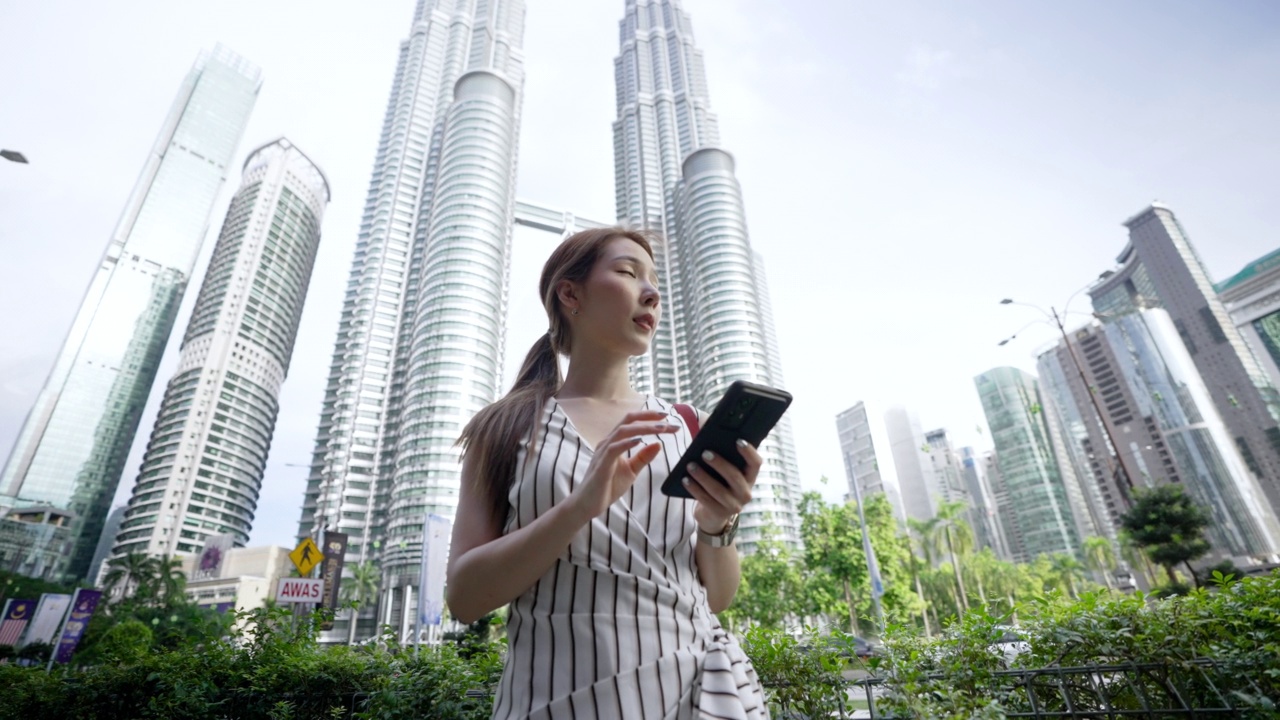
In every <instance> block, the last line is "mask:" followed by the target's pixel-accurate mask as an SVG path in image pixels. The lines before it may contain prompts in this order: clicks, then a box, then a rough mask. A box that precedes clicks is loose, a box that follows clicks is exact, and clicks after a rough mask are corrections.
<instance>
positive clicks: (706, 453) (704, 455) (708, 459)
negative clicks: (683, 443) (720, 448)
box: [702, 450, 716, 462]
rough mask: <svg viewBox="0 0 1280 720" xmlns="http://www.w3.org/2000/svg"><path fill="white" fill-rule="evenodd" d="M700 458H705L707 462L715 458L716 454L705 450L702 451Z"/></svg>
mask: <svg viewBox="0 0 1280 720" xmlns="http://www.w3.org/2000/svg"><path fill="white" fill-rule="evenodd" d="M702 459H703V460H706V461H707V462H711V461H712V460H715V459H716V456H715V455H713V454H712V453H711V451H710V450H707V451H706V452H704V453H702Z"/></svg>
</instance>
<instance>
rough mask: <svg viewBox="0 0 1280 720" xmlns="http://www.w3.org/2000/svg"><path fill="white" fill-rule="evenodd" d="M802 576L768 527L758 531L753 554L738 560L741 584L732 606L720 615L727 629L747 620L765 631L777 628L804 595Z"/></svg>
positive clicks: (771, 529)
mask: <svg viewBox="0 0 1280 720" xmlns="http://www.w3.org/2000/svg"><path fill="white" fill-rule="evenodd" d="M806 592H807V591H806V587H805V576H804V573H803V572H801V568H800V564H799V562H798V561H797V558H796V557H795V556H794V555H793V553H792V552H791V550H790V549H789V548H788V547H787V546H786V545H784V544H783V543H781V542H779V541H778V540H776V539H775V538H774V530H773V528H772V526H765V527H764V528H763V529H762V530H761V537H760V539H759V540H758V541H757V542H756V545H755V552H753V553H752V554H750V555H748V556H746V557H744V558H742V582H741V584H740V585H739V586H738V593H737V595H735V596H734V599H733V604H732V605H731V606H730V607H729V608H728V609H727V610H725V611H724V612H722V613H720V620H721V622H723V623H724V624H725V625H726V626H727V627H729V628H738V627H741V626H742V625H743V623H744V622H745V621H747V620H748V619H749V620H751V621H752V622H753V623H755V624H757V625H763V626H764V627H766V628H772V629H781V628H782V627H783V623H784V621H785V620H786V619H787V616H788V615H790V614H792V613H793V612H795V610H796V598H803V597H805V595H806Z"/></svg>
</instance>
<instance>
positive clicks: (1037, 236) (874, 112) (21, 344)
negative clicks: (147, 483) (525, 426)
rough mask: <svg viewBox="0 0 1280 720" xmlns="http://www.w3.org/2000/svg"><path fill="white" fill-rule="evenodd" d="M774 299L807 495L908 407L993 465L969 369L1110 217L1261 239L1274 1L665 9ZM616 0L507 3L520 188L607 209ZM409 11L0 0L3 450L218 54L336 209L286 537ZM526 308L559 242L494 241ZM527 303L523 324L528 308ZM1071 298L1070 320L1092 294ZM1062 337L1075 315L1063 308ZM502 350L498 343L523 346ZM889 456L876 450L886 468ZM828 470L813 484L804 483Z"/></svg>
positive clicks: (295, 394) (1041, 332) (277, 499)
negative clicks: (196, 68)
mask: <svg viewBox="0 0 1280 720" xmlns="http://www.w3.org/2000/svg"><path fill="white" fill-rule="evenodd" d="M684 4H685V8H686V9H687V10H688V11H689V12H690V13H691V14H692V17H693V24H694V32H695V36H696V38H697V41H698V44H699V45H700V46H701V47H702V49H703V51H704V53H705V56H706V65H707V74H708V83H709V87H710V93H711V102H712V105H713V107H714V109H715V111H716V112H717V114H718V115H719V117H720V129H721V137H722V141H723V144H724V147H725V148H726V149H727V150H729V151H730V152H732V153H733V154H734V155H735V156H736V157H737V160H738V177H739V180H740V181H741V183H742V186H743V193H744V195H745V198H746V204H747V205H746V207H747V219H748V223H749V226H750V231H751V240H752V244H753V245H754V247H755V248H756V249H758V250H759V251H760V252H762V253H763V254H764V256H765V260H766V263H767V268H768V275H769V282H770V286H771V289H772V294H773V304H774V314H775V319H776V321H777V327H778V334H779V343H780V346H781V353H782V362H783V366H784V372H785V376H786V380H787V387H788V389H790V390H791V391H792V392H793V393H794V394H795V396H796V401H795V404H794V406H793V410H792V413H793V422H794V427H795V432H796V444H797V449H798V453H799V460H800V470H801V473H802V475H803V484H804V486H805V487H806V488H818V489H822V490H823V491H824V492H825V494H826V495H827V496H828V497H829V498H832V499H835V498H837V497H839V495H840V494H841V493H842V492H843V491H844V488H845V482H844V478H843V476H842V474H843V470H842V466H841V461H840V454H839V446H838V443H837V441H836V434H835V424H834V418H835V415H836V413H837V412H839V411H840V410H842V409H844V408H846V407H848V406H850V405H852V404H853V403H855V402H856V401H858V400H868V401H871V402H872V403H874V404H875V405H876V406H879V407H884V406H886V405H889V404H894V403H901V404H905V405H907V406H908V407H910V408H912V409H914V410H916V411H917V412H918V413H919V414H920V416H921V418H922V420H923V423H924V425H925V426H926V429H928V428H932V427H946V428H948V429H949V430H950V431H951V432H952V434H953V436H954V437H955V440H956V442H957V444H974V445H976V446H979V447H987V446H989V442H988V441H987V440H986V436H985V434H983V433H982V432H980V430H979V426H983V425H985V423H984V422H983V418H982V410H981V406H980V405H979V404H978V400H977V396H976V394H975V391H974V388H973V380H972V378H973V376H974V375H975V374H977V373H979V372H982V371H984V370H986V369H988V368H991V367H994V366H997V365H1015V366H1019V367H1023V368H1025V369H1028V370H1034V355H1035V351H1036V350H1037V349H1038V348H1040V347H1041V346H1043V345H1045V344H1046V343H1048V342H1049V341H1050V340H1051V339H1052V336H1053V333H1052V331H1051V330H1050V329H1049V328H1048V327H1045V326H1033V327H1032V328H1029V329H1027V330H1026V331H1025V332H1023V333H1022V334H1021V335H1020V337H1019V340H1017V341H1015V342H1013V343H1011V344H1010V345H1008V346H1006V347H1003V348H1000V347H997V346H996V343H997V342H998V341H999V340H1000V339H1002V338H1004V337H1006V336H1008V335H1010V334H1011V333H1013V332H1015V331H1017V330H1019V329H1020V328H1022V327H1023V326H1024V325H1026V324H1027V323H1028V322H1030V321H1031V320H1033V319H1035V313H1034V311H1032V310H1028V309H1019V308H1009V307H1002V306H1000V305H998V304H997V303H998V301H999V300H1000V298H1002V297H1006V296H1008V297H1014V298H1017V299H1019V300H1024V301H1027V302H1032V303H1038V304H1042V305H1045V306H1048V305H1050V304H1059V305H1060V304H1061V303H1062V302H1063V301H1064V300H1066V298H1067V297H1068V296H1070V295H1071V294H1072V293H1073V292H1074V291H1076V290H1077V289H1079V288H1080V287H1082V286H1084V285H1085V284H1087V283H1088V282H1089V281H1090V280H1091V279H1092V278H1095V277H1096V276H1097V275H1098V273H1100V272H1102V271H1103V270H1106V269H1107V268H1109V267H1111V266H1112V264H1113V263H1114V259H1115V256H1116V255H1117V254H1118V253H1119V252H1120V250H1121V249H1122V248H1123V246H1124V243H1125V239H1126V235H1125V230H1124V228H1122V227H1121V226H1120V223H1121V222H1122V221H1124V220H1125V219H1126V218H1128V217H1129V216H1131V215H1133V214H1135V213H1137V212H1138V211H1140V210H1141V209H1142V208H1143V207H1144V206H1145V204H1146V203H1148V202H1150V201H1151V200H1152V199H1157V198H1158V199H1160V200H1162V201H1164V202H1166V203H1168V204H1169V205H1170V206H1171V207H1173V209H1174V210H1175V212H1176V213H1177V214H1178V217H1179V219H1180V220H1181V221H1182V224H1183V226H1184V227H1185V228H1186V230H1187V231H1188V233H1189V234H1190V236H1191V239H1192V242H1193V243H1195V245H1196V247H1197V249H1198V250H1199V252H1200V255H1201V257H1202V258H1203V260H1204V262H1205V263H1206V264H1207V265H1208V267H1209V271H1210V274H1211V276H1212V277H1213V278H1214V279H1221V278H1223V277H1226V276H1228V275H1230V274H1232V273H1234V272H1236V271H1237V270H1239V269H1240V267H1241V266H1243V265H1244V264H1245V263H1247V262H1249V261H1251V260H1253V259H1255V258H1257V257H1259V256H1261V255H1263V254H1265V253H1267V252H1269V251H1271V250H1274V249H1276V247H1278V246H1280V231H1278V230H1280V221H1278V220H1277V212H1276V209H1277V208H1278V207H1280V192H1278V191H1280V179H1278V178H1280V174H1278V173H1277V168H1280V140H1278V139H1277V130H1278V126H1277V118H1280V4H1277V3H1275V2H1269V1H1268V0H1238V1H1236V2H1231V3H1208V2H1177V1H1174V2H1170V1H1168V0H1165V1H1162V2H1115V1H1114V0H1112V1H1107V2H1072V3H1028V2H1015V1H1012V0H1010V1H999V0H991V1H989V2H936V3H924V2H916V1H913V0H895V1H894V2H888V1H885V2H878V3H869V2H844V1H842V0H792V1H790V2H776V1H775V0H686V2H685V3H684ZM622 9H623V2H622V0H529V2H528V15H527V24H526V28H525V39H524V47H525V59H526V70H527V81H526V85H525V99H524V117H523V128H522V131H521V140H520V142H521V147H520V151H521V154H520V161H519V169H520V170H519V171H520V181H519V195H520V196H521V197H523V198H528V199H531V200H536V201H539V202H542V203H546V204H549V205H553V206H558V207H563V208H566V209H571V210H573V211H575V212H577V213H579V214H581V215H584V216H587V217H591V218H595V219H599V220H606V221H607V220H611V219H612V218H613V217H614V205H613V196H614V188H613V151H612V134H611V132H612V131H611V128H610V123H611V121H612V120H613V119H614V115H615V105H614V92H613V58H614V56H615V55H616V54H617V50H618V48H617V42H618V28H617V23H618V20H619V19H620V17H621V16H622ZM412 10H413V2H412V0H379V1H378V2H362V3H340V2H326V1H318V0H307V1H303V0H289V1H287V2H286V1H284V0H253V1H252V2H250V1H248V0H223V1H220V2H203V3H177V2H170V1H165V0H155V1H151V2H143V1H141V0H122V1H121V2H114V3H97V2H71V1H70V0H45V1H42V2H30V3H21V2H7V3H3V4H0V27H4V28H5V33H4V40H3V42H0V147H3V148H10V149H16V150H21V151H22V152H24V153H25V154H26V155H27V156H28V158H30V160H31V164H30V165H27V166H22V165H16V164H12V163H4V162H0V248H2V249H3V254H2V255H0V257H2V258H3V261H0V310H2V312H0V453H7V452H8V450H9V448H10V447H11V446H12V443H13V440H14V438H15V437H16V435H17V433H18V429H19V427H20V425H21V422H22V420H23V417H24V416H25V414H26V412H27V410H28V409H29V407H30V404H31V402H32V400H33V399H34V397H35V395H36V393H37V392H38V390H39V388H40V385H41V384H42V383H43V381H44V379H45V376H46V375H47V373H48V371H49V368H50V365H51V363H52V361H53V357H54V355H55V354H56V352H57V350H58V348H59V347H60V345H61V342H62V339H63V336H64V335H65V333H66V330H67V328H68V326H69V325H70V322H71V319H72V316H73V315H74V313H75V309H76V306H77V304H78V303H79V301H80V298H81V296H82V294H83V292H84V289H85V287H86V284H87V283H88V280H89V278H90V277H91V275H92V273H93V271H94V268H95V266H96V264H97V262H98V260H99V258H100V256H101V254H102V251H103V248H104V247H105V245H106V242H107V239H108V236H109V234H110V232H111V230H112V228H113V226H114V225H115V223H116V221H117V219H118V217H119V213H120V211H121V209H122V208H123V206H124V202H125V199H126V197H127V195H128V194H129V191H130V189H131V188H132V186H133V183H134V181H135V179H136V178H137V174H138V172H139V170H140V169H141V167H142V163H143V160H144V158H145V156H146V153H147V151H148V149H149V148H150V146H151V144H152V142H153V141H154V139H155V134H156V132H157V130H158V129H159V127H160V123H161V121H162V119H163V117H164V115H165V113H166V112H167V111H168V109H169V105H170V103H171V102H172V100H173V96H174V93H175V92H176V91H177V88H178V85H179V83H180V81H181V80H182V77H183V76H184V75H185V73H186V72H187V71H188V69H189V68H190V66H191V63H192V61H193V60H194V59H195V57H196V54H197V53H198V52H199V51H200V50H201V49H202V48H208V47H211V46H212V45H213V44H214V43H215V42H219V41H220V42H223V43H224V44H226V45H227V46H229V47H230V48H232V49H233V50H235V51H236V52H238V53H240V54H242V55H244V56H245V57H247V58H248V59H250V60H251V61H253V62H255V63H256V64H258V65H260V66H261V67H262V68H263V77H264V85H263V89H262V94H261V96H260V98H259V100H258V104H257V107H256V109H255V110H254V113H253V116H252V119H251V121H250V123H249V127H248V130H247V132H246V134H245V137H244V140H243V142H242V144H241V147H240V152H239V157H238V159H237V161H236V164H235V169H236V171H237V172H238V170H239V165H240V162H241V161H242V159H243V157H244V155H245V153H247V152H248V151H249V150H251V149H252V148H253V147H256V146H257V145H260V144H262V143H264V142H267V141H269V140H271V139H273V138H275V137H278V136H280V135H285V136H287V137H289V138H290V139H291V140H293V141H294V142H295V143H296V144H297V145H298V146H299V147H301V148H302V149H303V150H304V151H305V152H306V153H307V154H308V155H310V156H311V157H312V158H313V159H315V160H316V162H317V163H319V164H320V165H321V166H322V167H323V169H324V171H325V172H326V173H327V174H328V177H329V180H330V183H331V185H332V188H333V201H332V202H331V204H330V205H329V208H328V212H327V215H326V217H325V221H324V230H323V232H324V239H323V241H322V243H321V249H320V253H319V257H318V259H317V262H316V267H315V271H314V275H313V278H312V284H311V292H310V295H309V298H308V301H307V306H306V311H305V314H304V317H303V321H302V327H301V330H300V332H299V335H298V340H297V345H296V348H295V351H294V359H293V365H292V368H291V370H290V376H289V378H288V380H287V382H286V383H285V387H284V391H283V393H282V396H281V413H280V418H279V422H278V425H277V428H276V437H275V441H274V443H273V447H272V454H271V459H270V464H269V467H268V473H267V478H266V480H265V483H264V487H263V493H262V498H261V499H260V502H259V507H258V514H257V520H256V522H255V527H254V532H253V537H252V543H253V544H263V543H279V544H287V545H291V544H292V542H293V539H294V533H295V531H296V526H297V519H298V513H299V507H300V505H301V498H302V489H303V485H304V480H303V479H304V477H305V474H306V470H305V469H304V468H302V467H294V466H292V465H293V464H299V465H300V464H304V463H306V462H308V459H309V457H310V453H311V449H312V446H313V443H314V435H315V426H316V423H317V421H318V417H319V409H320V403H321V397H322V394H323V384H324V378H325V376H326V374H327V371H328V362H329V356H330V354H331V352H332V345H333V341H334V337H335V333H336V330H337V321H338V314H339V310H340V308H341V294H342V289H343V287H344V286H345V284H346V278H347V272H348V270H349V265H350V260H351V255H352V252H353V248H354V243H355V238H356V232H357V228H358V225H359V216H360V212H361V209H362V207H363V203H364V196H365V190H366V187H367V185H368V181H369V172H370V169H371V167H372V164H373V159H374V150H375V148H376V146H377V142H378V133H379V129H380V127H381V123H382V115H383V111H384V109H385V106H386V101H387V94H388V92H389V90H390V87H391V79H392V73H393V71H394V68H395V61H396V53H397V49H398V44H399V42H400V40H402V39H403V38H404V37H405V36H406V35H407V32H408V27H409V20H410V18H411V16H412ZM238 184H239V177H238V174H236V175H232V176H231V177H229V178H228V180H227V184H226V186H225V188H224V190H223V197H222V200H221V201H220V203H219V205H218V207H217V208H216V209H215V211H214V216H213V218H212V221H211V230H210V234H209V237H208V239H207V241H206V246H205V249H204V253H203V255H202V259H201V260H200V262H199V264H198V265H197V273H198V274H197V277H196V278H195V279H193V281H192V284H191V287H190V288H189V292H188V293H187V298H186V303H185V304H184V308H183V310H182V311H181V314H180V316H179V320H178V323H179V325H178V327H177V328H175V332H174V337H173V339H174V341H173V342H171V343H170V347H169V352H168V353H167V355H166V359H165V362H164V364H163V366H162V368H161V372H160V376H159V378H158V379H157V384H156V388H155V389H154V391H153V393H152V402H151V406H150V408H149V411H148V413H147V416H146V417H145V418H144V419H143V423H142V426H141V427H140V429H139V436H138V440H137V442H136V443H135V446H134V453H133V458H132V460H131V462H130V466H129V468H128V469H127V470H126V472H125V476H124V479H123V481H122V482H121V489H120V492H119V493H118V494H117V499H118V500H119V501H120V502H123V501H124V499H125V498H126V497H127V494H128V491H129V489H130V488H131V487H132V485H133V482H134V479H135V477H136V473H137V464H138V462H139V461H140V459H141V450H142V448H143V446H144V445H145V442H146V438H147V436H148V435H149V434H150V431H151V423H152V420H153V419H154V412H155V409H156V405H157V404H158V402H159V399H160V395H161V388H162V387H163V384H164V383H166V382H167V381H168V379H169V377H170V376H171V375H172V372H173V369H174V367H175V366H176V360H177V344H178V343H177V341H178V339H179V338H180V336H181V334H182V333H181V330H182V328H184V327H185V324H186V322H187V319H188V318H189V316H190V306H191V304H192V301H193V300H194V297H195V294H196V292H195V289H196V288H197V287H198V286H199V282H200V278H201V277H202V274H203V270H204V265H205V263H206V261H207V258H208V255H209V253H210V251H211V250H212V248H213V243H214V241H215V239H216V234H217V231H218V228H219V227H220V225H221V220H222V215H223V213H224V212H225V209H226V204H227V202H228V201H229V199H230V196H231V194H232V193H233V192H234V191H235V189H236V187H237V186H238ZM516 239H517V250H516V262H515V267H514V270H513V276H512V282H513V287H512V298H513V300H514V301H515V302H517V303H530V304H531V305H526V306H524V307H523V308H522V310H523V311H524V312H525V314H524V315H517V317H518V318H522V317H530V316H532V317H534V318H536V317H537V312H538V311H537V307H536V303H537V298H536V290H535V289H534V288H535V284H536V277H535V275H536V271H537V268H538V266H539V265H540V264H541V262H542V259H543V258H544V257H545V253H546V252H547V251H548V248H549V247H550V246H551V245H552V244H553V240H554V239H552V240H551V241H548V240H547V239H545V238H544V237H539V236H538V234H536V233H532V232H530V231H523V230H522V231H518V232H517V236H516ZM530 308H532V309H530ZM1072 309H1073V310H1079V311H1085V310H1087V298H1085V299H1083V300H1082V299H1077V300H1076V301H1075V302H1074V303H1073V304H1072ZM1075 317H1077V318H1080V320H1081V321H1083V317H1082V316H1075ZM521 323H522V324H521V326H520V327H517V328H515V329H513V330H512V332H511V335H510V343H509V344H510V346H511V352H510V354H511V355H522V354H523V352H524V351H525V349H526V348H527V346H528V344H529V342H531V341H532V339H533V338H534V337H535V336H536V335H537V334H538V333H539V331H540V330H541V328H542V327H543V326H542V325H541V324H539V322H524V321H523V320H522V321H521ZM881 454H882V455H887V454H888V448H887V447H886V448H881ZM824 475H825V476H828V477H830V478H831V480H832V482H831V483H829V484H828V485H827V486H826V487H825V488H824V487H822V486H820V485H819V483H818V479H819V478H820V477H822V476H824Z"/></svg>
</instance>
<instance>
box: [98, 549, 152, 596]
mask: <svg viewBox="0 0 1280 720" xmlns="http://www.w3.org/2000/svg"><path fill="white" fill-rule="evenodd" d="M155 576H156V559H155V558H153V557H149V556H147V555H145V554H143V553H129V554H128V555H123V556H120V557H114V558H111V559H110V560H109V561H107V574H106V575H105V576H104V577H103V578H102V584H103V585H104V586H105V588H106V591H107V594H108V595H110V596H113V597H120V598H122V599H123V598H137V599H138V601H140V602H147V601H149V600H150V599H151V597H154V595H155ZM117 591H119V594H117Z"/></svg>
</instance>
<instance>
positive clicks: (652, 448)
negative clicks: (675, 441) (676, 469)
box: [627, 443, 662, 474]
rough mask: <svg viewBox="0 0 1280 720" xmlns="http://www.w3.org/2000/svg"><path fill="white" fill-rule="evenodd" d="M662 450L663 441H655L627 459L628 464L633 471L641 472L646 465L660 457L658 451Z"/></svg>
mask: <svg viewBox="0 0 1280 720" xmlns="http://www.w3.org/2000/svg"><path fill="white" fill-rule="evenodd" d="M661 451H662V443H653V444H652V445H645V446H644V447H642V448H640V451H639V452H637V453H636V454H634V455H632V456H631V457H630V458H628V459H627V465H628V467H629V468H630V469H631V472H633V473H637V474H638V473H639V472H640V471H641V470H642V469H643V468H644V466H645V465H648V464H649V463H651V462H653V459H654V458H656V457H658V453H659V452H661Z"/></svg>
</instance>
